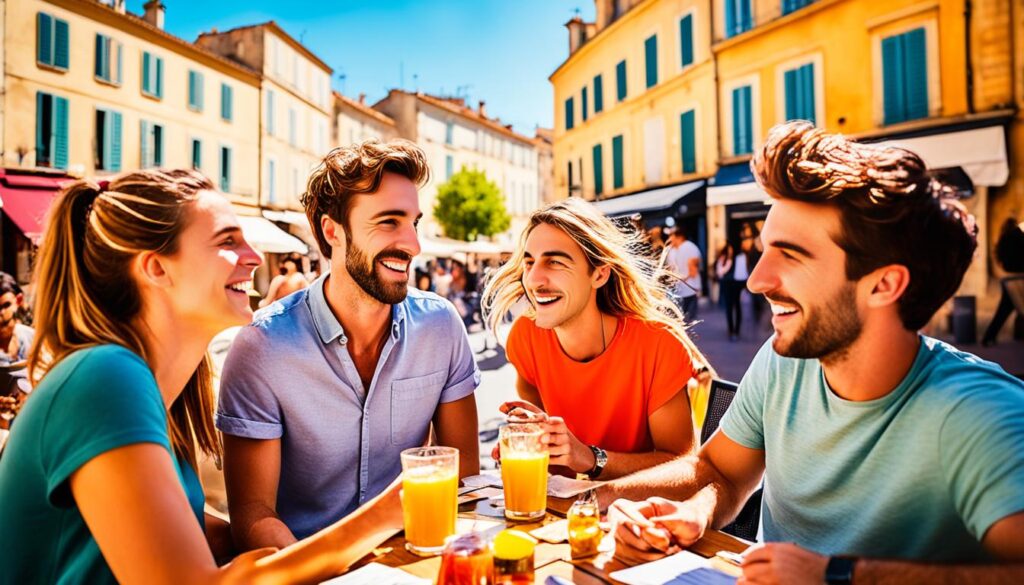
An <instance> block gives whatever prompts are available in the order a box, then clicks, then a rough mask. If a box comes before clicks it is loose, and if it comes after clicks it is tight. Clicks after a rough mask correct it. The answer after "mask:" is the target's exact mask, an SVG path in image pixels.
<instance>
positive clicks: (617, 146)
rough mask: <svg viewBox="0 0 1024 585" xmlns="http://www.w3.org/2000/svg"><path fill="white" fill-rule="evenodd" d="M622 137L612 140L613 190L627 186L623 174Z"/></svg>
mask: <svg viewBox="0 0 1024 585" xmlns="http://www.w3.org/2000/svg"><path fill="white" fill-rule="evenodd" d="M622 169H623V161H622V135H621V134H619V135H618V136H616V137H614V138H612V188H613V189H621V188H622V187H623V186H624V185H625V177H624V176H623V173H622Z"/></svg>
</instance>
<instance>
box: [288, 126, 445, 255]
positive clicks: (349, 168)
mask: <svg viewBox="0 0 1024 585" xmlns="http://www.w3.org/2000/svg"><path fill="white" fill-rule="evenodd" d="M384 173H396V174H398V175H401V176H403V177H405V178H407V179H409V180H410V181H412V182H413V183H415V184H416V185H417V186H420V187H422V186H423V185H424V184H426V182H427V181H429V180H430V167H428V166H427V157H426V155H424V154H423V150H421V149H420V147H418V146H416V145H415V144H413V143H412V142H409V141H408V140H402V139H395V140H390V141H388V142H381V141H380V140H377V139H371V140H367V141H366V142H362V143H360V144H353V145H351V146H343V147H340V148H335V149H334V150H332V151H331V152H329V153H327V156H325V157H324V159H323V160H322V161H320V164H319V165H317V167H316V169H315V170H314V171H313V173H312V174H311V175H310V176H309V181H307V182H306V192H305V193H303V194H302V206H303V207H304V208H305V209H306V217H307V218H308V219H309V227H310V228H311V229H312V230H313V234H314V235H315V236H316V242H317V244H318V245H319V246H320V253H321V254H323V255H324V257H325V258H330V257H331V245H330V244H329V243H328V242H327V239H326V238H324V231H323V228H321V227H320V218H321V217H323V216H324V214H327V216H328V217H330V218H331V219H333V220H334V221H336V222H338V223H340V224H341V225H342V227H343V228H344V229H345V234H346V235H347V236H350V235H351V233H350V231H349V225H348V214H349V209H350V208H351V203H352V196H353V195H358V194H364V193H374V192H376V191H377V189H379V188H380V183H381V181H382V180H383V179H384Z"/></svg>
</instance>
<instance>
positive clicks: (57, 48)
mask: <svg viewBox="0 0 1024 585" xmlns="http://www.w3.org/2000/svg"><path fill="white" fill-rule="evenodd" d="M36 62H37V63H39V64H40V65H46V66H48V67H53V68H55V69H60V70H62V71H67V70H68V22H67V21H66V20H61V19H59V18H54V17H52V16H50V15H49V14H46V13H45V12H40V13H39V14H38V15H37V16H36Z"/></svg>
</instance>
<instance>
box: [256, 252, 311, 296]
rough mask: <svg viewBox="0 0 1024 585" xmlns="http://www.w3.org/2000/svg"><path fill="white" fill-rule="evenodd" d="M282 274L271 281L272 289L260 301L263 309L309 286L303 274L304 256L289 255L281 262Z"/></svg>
mask: <svg viewBox="0 0 1024 585" xmlns="http://www.w3.org/2000/svg"><path fill="white" fill-rule="evenodd" d="M279 270H280V274H278V275H277V276H275V277H274V279H273V280H271V281H270V288H269V289H267V296H266V297H264V298H263V300H261V301H260V306H261V307H266V306H267V305H269V304H270V303H272V302H274V301H276V300H278V299H283V298H285V297H286V296H288V295H290V294H292V293H293V292H295V291H300V290H302V289H304V288H306V287H307V286H309V281H308V280H307V279H306V275H305V274H303V273H302V256H300V255H298V254H294V253H293V254H289V255H288V256H285V258H284V260H282V261H281V267H280V268H279Z"/></svg>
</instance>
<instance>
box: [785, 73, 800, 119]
mask: <svg viewBox="0 0 1024 585" xmlns="http://www.w3.org/2000/svg"><path fill="white" fill-rule="evenodd" d="M797 71H798V70H797V69H790V70H788V71H786V72H785V73H784V74H783V85H784V86H785V92H786V120H799V119H800V115H799V113H798V108H797V86H798V84H797Z"/></svg>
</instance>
